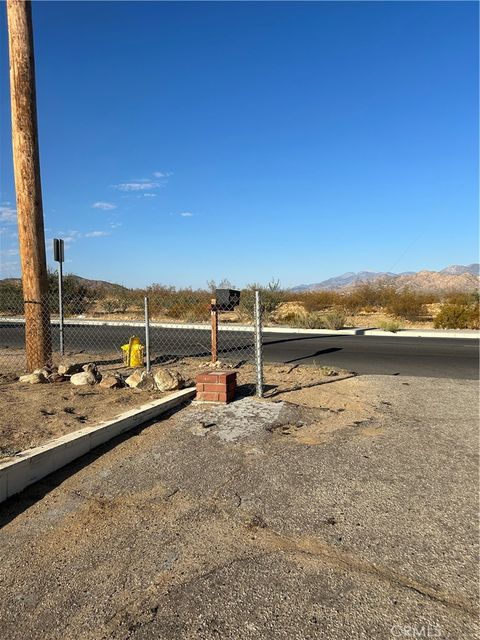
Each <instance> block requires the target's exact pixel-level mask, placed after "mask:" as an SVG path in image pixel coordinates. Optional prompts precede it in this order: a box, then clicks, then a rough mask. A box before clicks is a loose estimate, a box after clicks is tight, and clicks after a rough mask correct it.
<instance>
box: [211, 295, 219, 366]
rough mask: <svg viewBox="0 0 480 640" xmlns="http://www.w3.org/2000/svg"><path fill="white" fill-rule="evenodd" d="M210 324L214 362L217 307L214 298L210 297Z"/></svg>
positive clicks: (216, 355) (216, 338) (215, 359)
mask: <svg viewBox="0 0 480 640" xmlns="http://www.w3.org/2000/svg"><path fill="white" fill-rule="evenodd" d="M210 324H211V327H212V330H211V333H212V362H213V363H215V362H217V360H218V309H217V299H216V298H212V299H211V304H210Z"/></svg>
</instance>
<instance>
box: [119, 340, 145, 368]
mask: <svg viewBox="0 0 480 640" xmlns="http://www.w3.org/2000/svg"><path fill="white" fill-rule="evenodd" d="M121 349H122V351H123V362H124V364H125V365H126V366H127V367H143V353H144V347H143V344H142V343H141V342H140V338H137V336H132V337H131V338H130V340H129V341H128V344H122V346H121Z"/></svg>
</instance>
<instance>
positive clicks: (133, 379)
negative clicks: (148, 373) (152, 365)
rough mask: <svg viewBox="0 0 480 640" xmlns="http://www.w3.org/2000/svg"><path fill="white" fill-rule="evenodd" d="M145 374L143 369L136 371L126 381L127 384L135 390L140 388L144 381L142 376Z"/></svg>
mask: <svg viewBox="0 0 480 640" xmlns="http://www.w3.org/2000/svg"><path fill="white" fill-rule="evenodd" d="M144 373H145V372H144V371H143V370H142V369H136V370H135V371H134V372H133V373H132V374H131V375H129V376H128V378H126V379H125V383H126V384H127V385H128V386H129V387H132V389H135V388H136V387H138V384H139V382H141V381H142V376H143V374H144Z"/></svg>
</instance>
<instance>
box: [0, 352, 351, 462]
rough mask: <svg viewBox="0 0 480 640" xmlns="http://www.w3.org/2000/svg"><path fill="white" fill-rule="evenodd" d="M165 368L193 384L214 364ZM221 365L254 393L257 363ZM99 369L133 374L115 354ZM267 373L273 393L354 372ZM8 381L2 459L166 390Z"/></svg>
mask: <svg viewBox="0 0 480 640" xmlns="http://www.w3.org/2000/svg"><path fill="white" fill-rule="evenodd" d="M69 359H70V360H71V361H75V362H95V358H94V357H92V354H90V356H89V354H78V355H76V356H72V357H71V358H69ZM97 362H98V360H97ZM165 368H169V369H172V370H173V369H174V370H177V371H179V372H180V373H181V374H182V376H183V378H184V379H185V380H186V384H187V386H190V385H193V381H194V380H195V377H196V375H197V374H198V373H201V372H205V371H208V370H209V369H210V368H211V365H210V363H208V362H205V361H202V360H198V359H194V358H190V359H184V360H177V361H173V362H171V363H167V364H166V365H165ZM217 368H222V369H224V368H232V369H234V370H236V371H237V383H238V395H239V397H242V396H248V395H253V394H254V393H255V368H254V366H253V365H251V364H248V363H247V364H246V363H238V364H236V365H235V364H227V363H218V364H217ZM99 369H100V371H101V372H102V374H104V375H105V374H106V373H108V372H113V371H114V372H119V373H121V374H123V375H124V376H128V375H129V374H130V373H132V370H131V369H125V367H124V366H123V365H119V364H118V361H116V359H115V356H112V357H111V358H110V359H109V358H108V357H105V356H104V357H103V360H102V365H101V366H100V367H99ZM264 373H265V390H266V395H267V396H269V397H275V396H276V395H278V394H279V393H285V392H287V393H288V392H292V391H295V390H298V389H302V388H303V389H308V388H310V387H313V386H316V385H318V384H321V383H324V382H329V381H331V380H333V379H335V380H337V379H339V378H340V377H342V376H350V375H351V374H350V373H349V372H345V371H342V370H340V369H335V368H329V367H323V368H322V367H316V366H309V365H302V366H286V365H266V366H265V371H264ZM5 381H6V382H5ZM4 382H5V383H4V384H0V458H3V459H5V458H7V457H10V456H12V455H14V454H15V453H17V452H18V451H21V450H24V449H28V448H30V447H35V446H38V445H40V444H44V443H45V442H48V441H50V440H52V439H53V438H56V437H59V436H62V435H65V434H66V433H71V432H72V431H75V430H77V429H81V428H82V427H84V426H94V425H95V424H97V423H99V422H101V421H102V420H108V419H111V418H113V417H115V416H116V415H118V414H120V413H123V412H124V411H127V410H129V409H133V408H135V407H137V406H140V405H141V404H144V403H146V402H149V400H151V399H155V398H160V397H162V396H165V395H168V394H165V393H160V392H159V391H157V392H147V391H144V390H139V389H130V388H128V387H124V388H121V389H104V388H102V387H100V386H98V385H94V386H82V387H75V386H73V385H72V384H70V382H61V383H55V384H37V385H30V384H22V383H19V382H17V381H11V382H8V376H7V375H6V376H5V377H4ZM11 407H15V410H13V411H12V410H10V408H11Z"/></svg>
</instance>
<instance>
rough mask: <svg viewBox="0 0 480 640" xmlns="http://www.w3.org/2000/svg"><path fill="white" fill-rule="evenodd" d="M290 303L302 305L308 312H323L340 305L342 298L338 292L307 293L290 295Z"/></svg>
mask: <svg viewBox="0 0 480 640" xmlns="http://www.w3.org/2000/svg"><path fill="white" fill-rule="evenodd" d="M288 297H289V301H290V302H298V303H300V304H302V305H303V306H304V308H305V310H306V311H323V310H324V309H329V308H330V307H333V306H335V305H338V304H339V303H340V302H341V300H342V296H341V295H340V294H339V293H337V292H336V291H305V292H304V293H292V294H289V295H288Z"/></svg>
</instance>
